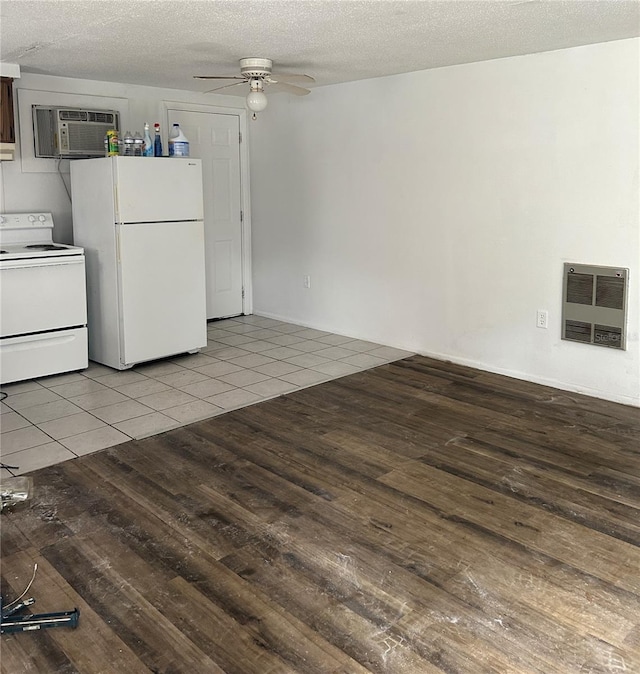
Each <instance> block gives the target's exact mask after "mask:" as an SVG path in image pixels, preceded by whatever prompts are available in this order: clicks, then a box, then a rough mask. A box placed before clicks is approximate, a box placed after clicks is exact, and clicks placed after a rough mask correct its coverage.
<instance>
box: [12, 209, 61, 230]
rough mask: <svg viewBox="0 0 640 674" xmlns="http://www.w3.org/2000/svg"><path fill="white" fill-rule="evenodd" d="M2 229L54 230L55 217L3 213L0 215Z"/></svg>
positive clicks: (38, 214) (42, 214)
mask: <svg viewBox="0 0 640 674" xmlns="http://www.w3.org/2000/svg"><path fill="white" fill-rule="evenodd" d="M0 228H2V229H34V228H38V229H42V228H53V217H52V215H51V213H3V214H2V215H0Z"/></svg>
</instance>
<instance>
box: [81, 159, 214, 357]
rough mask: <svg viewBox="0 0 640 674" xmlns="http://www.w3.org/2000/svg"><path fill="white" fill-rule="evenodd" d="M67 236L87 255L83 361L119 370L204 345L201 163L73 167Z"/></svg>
mask: <svg viewBox="0 0 640 674" xmlns="http://www.w3.org/2000/svg"><path fill="white" fill-rule="evenodd" d="M71 195H72V216H73V238H74V242H75V244H76V245H77V246H82V247H83V248H84V249H85V256H86V267H87V304H88V333H89V359H90V360H92V361H95V362H98V363H102V364H104V365H108V366H109V367H112V368H115V369H117V370H124V369H127V368H129V367H131V366H133V365H135V364H137V363H142V362H145V361H150V360H155V359H158V358H165V357H167V356H172V355H175V354H180V353H185V352H189V353H194V352H196V351H197V350H198V349H200V348H201V347H203V346H206V343H207V320H206V298H205V292H206V286H205V248H204V223H203V199H202V167H201V162H200V160H199V159H190V158H177V157H171V158H169V157H157V158H155V157H104V158H101V159H83V160H76V161H73V162H71Z"/></svg>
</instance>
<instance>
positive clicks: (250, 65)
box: [194, 58, 315, 119]
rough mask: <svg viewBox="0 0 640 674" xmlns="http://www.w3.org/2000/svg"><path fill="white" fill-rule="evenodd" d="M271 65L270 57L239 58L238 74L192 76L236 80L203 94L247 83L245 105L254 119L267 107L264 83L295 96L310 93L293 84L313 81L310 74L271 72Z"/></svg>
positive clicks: (202, 78) (204, 78)
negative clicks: (247, 89) (247, 91)
mask: <svg viewBox="0 0 640 674" xmlns="http://www.w3.org/2000/svg"><path fill="white" fill-rule="evenodd" d="M272 67H273V61H272V60H271V59H263V58H244V59H240V74H239V75H226V76H225V75H194V78H195V79H197V80H238V81H237V82H231V83H230V84H223V85H222V86H221V87H216V88H215V89H209V91H205V92H204V93H205V94H208V93H211V92H213V91H220V90H221V89H227V88H228V87H236V86H238V85H240V84H246V83H248V84H249V94H248V95H247V107H248V108H249V110H251V111H252V112H253V119H255V118H256V112H262V111H263V110H264V109H265V108H266V107H267V96H266V94H265V93H264V85H265V84H267V85H269V86H270V87H272V90H273V91H274V92H276V91H286V92H287V93H289V94H294V95H296V96H306V95H307V94H308V93H310V91H309V89H305V88H304V87H301V86H298V85H297V84H293V82H300V83H303V84H307V83H311V82H315V80H314V79H313V77H311V76H310V75H283V74H275V73H273V72H271V69H272Z"/></svg>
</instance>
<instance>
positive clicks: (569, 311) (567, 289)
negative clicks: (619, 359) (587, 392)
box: [562, 263, 629, 349]
mask: <svg viewBox="0 0 640 674" xmlns="http://www.w3.org/2000/svg"><path fill="white" fill-rule="evenodd" d="M563 278H564V283H563V289H562V339H568V340H570V341H572V342H583V343H585V344H593V345H595V346H607V347H609V348H613V349H625V348H626V323H627V288H628V285H629V270H628V269H622V268H620V267H598V266H594V265H585V264H572V263H566V264H565V265H564V277H563Z"/></svg>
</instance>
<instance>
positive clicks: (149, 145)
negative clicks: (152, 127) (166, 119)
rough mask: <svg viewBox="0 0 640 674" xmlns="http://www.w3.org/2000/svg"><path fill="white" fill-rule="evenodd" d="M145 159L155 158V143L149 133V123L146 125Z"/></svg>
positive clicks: (143, 151)
mask: <svg viewBox="0 0 640 674" xmlns="http://www.w3.org/2000/svg"><path fill="white" fill-rule="evenodd" d="M142 155H143V156H144V157H153V141H152V140H151V134H150V133H149V122H145V123H144V148H143V150H142Z"/></svg>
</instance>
